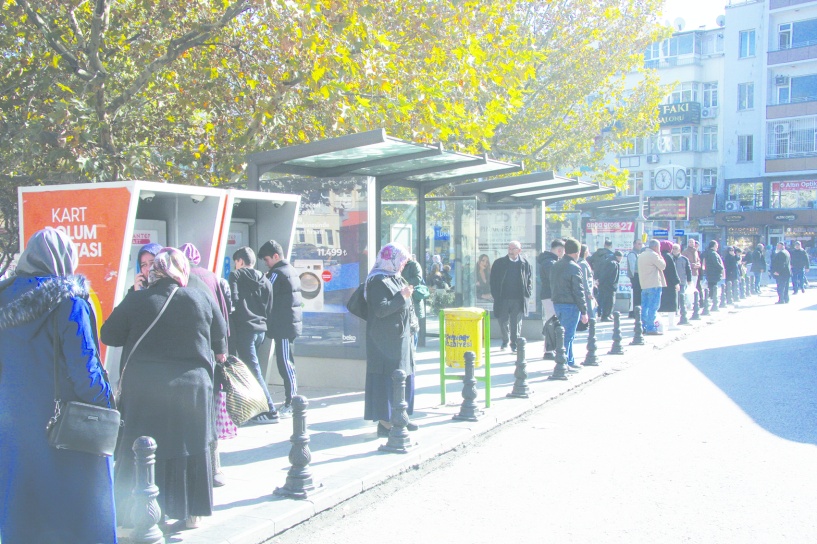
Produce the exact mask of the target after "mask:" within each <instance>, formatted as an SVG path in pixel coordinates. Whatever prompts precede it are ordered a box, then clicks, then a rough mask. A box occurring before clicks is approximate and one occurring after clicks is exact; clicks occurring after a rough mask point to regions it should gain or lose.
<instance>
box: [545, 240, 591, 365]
mask: <svg viewBox="0 0 817 544" xmlns="http://www.w3.org/2000/svg"><path fill="white" fill-rule="evenodd" d="M580 249H581V246H580V245H579V242H577V241H576V240H574V239H572V238H568V239H566V240H565V255H564V257H562V258H561V259H559V262H557V263H556V264H554V265H553V268H552V269H551V271H550V291H551V294H552V296H553V309H554V310H555V311H556V317H558V318H559V323H561V325H562V327H564V329H565V355H566V357H567V366H568V367H569V368H571V369H574V370H575V369H577V368H578V365H577V364H576V361H575V359H574V357H573V338H574V337H575V336H576V327H577V326H578V324H579V321H581V322H582V323H587V322H588V321H589V316H588V315H587V304H586V303H585V298H584V279H583V275H582V269H581V267H580V266H579V265H578V264H577V261H578V260H579V250H580Z"/></svg>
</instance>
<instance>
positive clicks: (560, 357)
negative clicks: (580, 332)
mask: <svg viewBox="0 0 817 544" xmlns="http://www.w3.org/2000/svg"><path fill="white" fill-rule="evenodd" d="M554 336H555V337H556V338H555V341H556V345H555V346H554V347H555V348H556V366H555V367H553V374H551V375H550V377H549V378H548V380H566V379H567V365H566V364H565V363H567V357H565V328H564V327H562V324H561V323H559V324H558V325H557V326H556V330H555V333H554Z"/></svg>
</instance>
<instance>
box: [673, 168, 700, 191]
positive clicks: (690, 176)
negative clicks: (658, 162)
mask: <svg viewBox="0 0 817 544" xmlns="http://www.w3.org/2000/svg"><path fill="white" fill-rule="evenodd" d="M686 175H687V187H688V188H689V189H690V190H692V191H695V190H696V188H697V187H698V169H697V168H687V170H686ZM676 188H677V187H676Z"/></svg>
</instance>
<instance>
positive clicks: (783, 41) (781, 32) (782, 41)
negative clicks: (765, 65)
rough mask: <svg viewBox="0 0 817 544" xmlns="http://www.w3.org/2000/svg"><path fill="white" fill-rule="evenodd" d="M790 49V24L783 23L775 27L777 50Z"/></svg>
mask: <svg viewBox="0 0 817 544" xmlns="http://www.w3.org/2000/svg"><path fill="white" fill-rule="evenodd" d="M790 47H791V23H784V24H782V25H779V26H778V27H777V48H778V49H789V48H790Z"/></svg>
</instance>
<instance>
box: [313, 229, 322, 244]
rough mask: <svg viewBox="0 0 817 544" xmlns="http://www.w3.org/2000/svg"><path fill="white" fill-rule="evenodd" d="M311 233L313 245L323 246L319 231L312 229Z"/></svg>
mask: <svg viewBox="0 0 817 544" xmlns="http://www.w3.org/2000/svg"><path fill="white" fill-rule="evenodd" d="M312 232H313V234H314V235H315V245H323V234H321V229H313V230H312Z"/></svg>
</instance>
